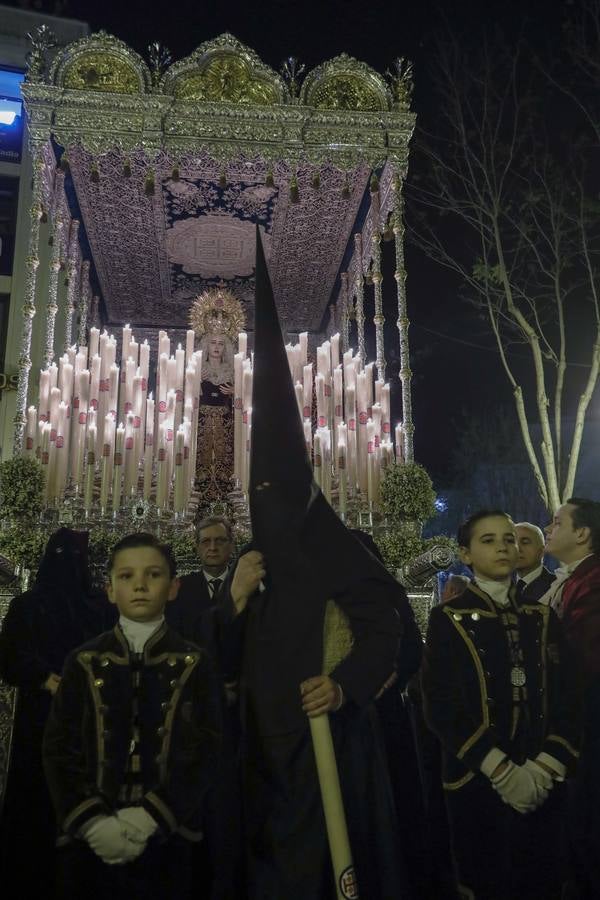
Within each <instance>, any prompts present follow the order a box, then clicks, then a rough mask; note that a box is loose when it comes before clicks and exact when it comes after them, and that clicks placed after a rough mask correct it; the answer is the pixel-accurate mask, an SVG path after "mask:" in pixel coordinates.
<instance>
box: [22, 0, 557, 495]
mask: <svg viewBox="0 0 600 900" xmlns="http://www.w3.org/2000/svg"><path fill="white" fill-rule="evenodd" d="M10 5H23V4H22V3H21V4H17V3H14V4H10ZM572 5H573V4H570V3H567V2H554V3H553V2H551V0H520V2H513V0H503V2H498V0H485V2H480V3H474V2H471V0H461V2H453V3H448V2H446V3H443V2H442V3H437V4H436V3H432V2H430V0H415V2H412V3H406V2H402V0H396V2H389V0H387V2H386V0H363V2H360V3H359V2H355V0H329V2H327V0H323V2H318V3H317V2H312V0H311V2H303V3H299V2H288V0H261V2H254V3H252V2H248V3H245V4H241V3H235V2H220V3H202V2H192V0H172V2H169V3H164V2H163V3H160V2H159V3H154V4H151V3H150V2H142V0H129V2H127V3H116V2H111V3H98V2H90V0H87V2H86V0H68V2H67V4H66V5H64V6H63V7H62V9H61V11H60V12H61V14H62V15H66V16H71V17H73V18H79V19H83V20H85V21H87V22H89V24H90V26H91V28H92V30H98V29H100V28H103V29H105V30H107V31H109V32H112V33H113V34H115V35H116V36H118V37H119V38H121V39H122V40H124V41H125V42H126V43H128V44H129V45H130V46H132V47H133V48H134V49H135V50H137V51H138V52H140V53H141V54H143V55H145V50H146V47H147V45H148V44H149V43H150V42H152V41H155V40H159V41H160V42H161V43H162V44H163V45H166V46H167V47H168V48H169V50H170V51H171V55H172V57H173V59H175V60H176V59H181V58H182V57H184V56H186V55H188V54H189V53H191V52H192V51H193V50H194V49H195V48H196V47H197V46H198V45H199V44H201V43H202V42H203V41H205V40H209V39H211V38H213V37H216V36H217V35H218V34H220V33H221V32H223V31H230V32H231V33H233V34H234V35H235V36H236V37H237V38H238V39H239V40H241V41H242V42H244V43H246V44H248V45H249V46H250V47H252V48H253V49H254V50H255V51H256V52H257V53H258V55H259V56H260V57H261V58H262V59H263V60H264V61H265V62H266V63H268V64H269V65H271V66H273V67H274V68H276V69H279V67H280V65H281V62H282V60H283V59H284V58H285V57H287V56H290V55H293V56H296V57H298V59H299V60H300V61H301V62H304V63H305V65H306V67H307V69H309V68H311V67H313V66H315V65H318V64H319V63H321V62H323V61H325V60H326V59H329V58H331V57H333V56H336V55H337V54H339V53H342V52H346V53H348V54H350V55H351V56H355V57H356V58H358V59H361V60H364V61H365V62H367V63H369V64H370V65H371V66H373V67H374V68H375V69H376V70H378V71H379V72H381V73H383V72H385V70H386V69H387V68H388V67H389V66H391V64H392V62H393V60H394V58H395V57H397V56H407V57H409V58H410V59H412V60H413V62H414V72H415V95H414V100H413V109H414V111H415V112H416V113H417V116H418V118H419V121H420V122H422V123H423V124H424V125H425V126H426V127H427V128H428V129H430V130H433V129H434V128H435V121H436V114H437V110H436V106H435V101H434V99H433V97H432V92H431V90H430V85H429V83H428V63H429V60H430V55H431V52H432V45H433V40H434V39H435V36H436V33H437V32H439V31H440V30H444V29H447V28H448V27H451V28H452V31H453V32H454V33H455V34H456V35H457V37H458V40H459V41H460V42H461V44H462V45H463V46H464V48H465V51H468V49H469V47H471V46H473V45H475V44H476V43H477V42H478V41H479V40H480V34H481V29H482V28H484V27H487V28H494V27H496V26H499V27H501V28H502V29H503V30H504V31H505V32H507V33H508V34H509V35H510V34H511V33H512V34H515V33H516V32H517V31H520V30H524V32H525V33H526V35H527V37H528V39H529V40H530V41H532V42H533V43H534V44H536V43H538V44H539V46H540V47H542V46H544V45H547V44H552V43H553V42H555V41H557V40H558V36H559V35H560V28H561V23H562V21H563V20H564V16H565V13H566V12H568V11H569V7H572ZM31 6H32V7H33V8H36V4H35V3H33V4H31ZM37 8H39V7H37ZM42 8H44V10H45V11H50V10H51V9H52V6H51V4H49V3H44V4H43V6H42ZM391 249H392V245H391V244H387V245H384V276H386V275H387V277H388V278H389V279H390V280H389V281H388V285H391V286H392V287H393V262H392V259H391ZM406 261H407V272H408V280H407V290H408V304H409V316H410V319H411V331H410V342H411V365H412V369H413V373H414V380H413V403H414V416H415V424H416V429H417V430H416V434H415V451H416V458H417V460H418V461H420V462H422V463H423V464H424V465H425V466H427V467H428V468H429V470H430V472H431V474H432V475H433V477H434V479H435V481H436V482H437V484H438V485H442V484H444V482H446V483H447V482H448V480H449V479H450V477H451V447H452V443H453V439H454V436H455V434H456V428H457V427H458V422H459V420H460V416H461V414H462V413H463V412H464V413H466V414H469V413H471V412H473V413H475V414H478V415H480V414H481V413H482V410H485V409H487V410H492V409H494V407H496V406H510V404H511V394H510V390H509V387H508V383H507V381H506V378H505V375H504V373H503V371H502V369H501V366H500V363H499V360H498V357H497V355H496V353H495V352H494V350H493V345H492V343H491V340H490V336H489V333H488V331H487V329H486V327H485V325H484V323H483V322H481V321H478V320H477V317H476V315H475V313H474V311H473V310H472V309H470V308H469V307H468V306H466V305H465V304H464V303H463V302H462V301H461V300H460V298H459V289H460V284H459V283H458V282H457V280H456V279H455V278H453V277H452V276H450V275H449V274H448V273H447V272H445V271H444V270H442V269H440V268H438V267H436V265H435V264H434V263H433V262H431V261H429V260H427V259H426V258H425V257H424V256H423V255H422V254H420V253H419V252H418V251H416V250H415V249H414V248H412V247H410V246H409V247H407V254H406ZM384 285H385V282H384ZM384 296H385V295H384ZM385 312H386V314H387V319H388V326H387V329H388V331H389V333H390V338H389V340H391V341H392V342H393V341H394V328H393V322H394V321H395V317H396V316H395V310H394V308H393V307H392V308H390V306H389V304H386V310H385ZM512 352H513V361H515V360H516V362H517V366H518V365H519V362H518V357H519V356H521V357H523V366H526V354H527V349H526V348H525V347H521V348H518V347H517V348H515V349H514V350H513V351H512ZM515 354H516V356H515ZM390 356H391V353H390V352H389V351H388V358H389V357H390ZM390 368H391V369H392V372H390V374H392V375H393V360H392V366H391V367H390ZM397 394H399V389H398V391H397Z"/></svg>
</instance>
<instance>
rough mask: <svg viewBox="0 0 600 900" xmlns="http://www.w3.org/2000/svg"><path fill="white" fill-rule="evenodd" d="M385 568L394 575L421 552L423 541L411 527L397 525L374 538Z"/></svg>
mask: <svg viewBox="0 0 600 900" xmlns="http://www.w3.org/2000/svg"><path fill="white" fill-rule="evenodd" d="M375 541H376V543H377V546H378V547H379V550H380V551H381V555H382V556H383V561H384V563H385V565H386V568H387V569H389V570H390V572H392V574H395V572H396V569H398V568H400V566H403V565H404V564H405V563H407V562H408V561H409V560H410V559H413V558H414V557H415V556H418V555H419V553H422V552H423V539H422V538H421V535H420V534H419V533H418V531H416V530H415V528H413V527H412V526H411V525H398V526H397V527H392V528H391V529H390V530H389V531H387V532H382V533H381V534H379V535H377V536H376V538H375Z"/></svg>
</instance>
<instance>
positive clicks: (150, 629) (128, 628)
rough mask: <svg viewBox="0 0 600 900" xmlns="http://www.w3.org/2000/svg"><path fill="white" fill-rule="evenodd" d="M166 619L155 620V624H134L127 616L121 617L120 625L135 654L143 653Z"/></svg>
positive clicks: (162, 617)
mask: <svg viewBox="0 0 600 900" xmlns="http://www.w3.org/2000/svg"><path fill="white" fill-rule="evenodd" d="M164 621H165V617H164V616H161V617H160V619H155V620H154V622H134V621H133V619H128V618H127V617H126V616H119V625H120V626H121V631H122V632H123V634H124V635H125V639H126V640H127V643H128V644H129V646H130V648H131V649H132V650H133V652H134V653H141V652H142V650H143V649H144V647H145V646H146V643H147V642H148V640H149V639H150V638H151V637H152V635H153V634H154V632H155V631H158V629H159V628H160V626H161V625H162V623H163V622H164Z"/></svg>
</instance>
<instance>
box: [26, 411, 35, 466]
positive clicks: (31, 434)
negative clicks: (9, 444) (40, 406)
mask: <svg viewBox="0 0 600 900" xmlns="http://www.w3.org/2000/svg"><path fill="white" fill-rule="evenodd" d="M36 432H37V409H36V408H35V406H30V407H29V408H28V409H27V431H26V434H25V455H26V456H35V439H36Z"/></svg>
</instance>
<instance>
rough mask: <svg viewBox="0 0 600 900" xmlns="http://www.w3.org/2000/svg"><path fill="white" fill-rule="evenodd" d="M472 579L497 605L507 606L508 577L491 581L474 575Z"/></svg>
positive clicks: (509, 582)
mask: <svg viewBox="0 0 600 900" xmlns="http://www.w3.org/2000/svg"><path fill="white" fill-rule="evenodd" d="M474 581H475V584H476V585H477V587H479V588H481V590H482V591H485V593H486V594H487V595H488V596H489V597H491V598H492V600H493V601H494V603H497V604H498V606H508V603H509V600H508V592H509V590H510V585H511V580H510V578H504V579H503V580H502V581H492V580H491V579H488V578H481V577H480V576H477V575H476V576H475V578H474Z"/></svg>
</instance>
